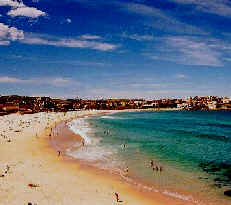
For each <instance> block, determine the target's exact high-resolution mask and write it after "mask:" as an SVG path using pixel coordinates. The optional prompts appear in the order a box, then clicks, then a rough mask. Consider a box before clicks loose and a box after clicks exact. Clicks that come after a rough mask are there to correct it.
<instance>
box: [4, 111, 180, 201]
mask: <svg viewBox="0 0 231 205" xmlns="http://www.w3.org/2000/svg"><path fill="white" fill-rule="evenodd" d="M98 112H99V111H98ZM98 112H97V111H94V112H93V111H91V114H95V113H98ZM86 114H89V112H87V111H78V112H69V113H68V114H66V115H65V116H64V114H63V113H36V114H33V115H19V114H12V115H8V116H3V117H0V172H2V171H3V170H4V168H5V167H6V165H9V166H10V169H9V172H8V173H7V174H6V176H4V177H0V205H24V204H25V205H27V204H28V202H31V203H32V204H33V205H34V204H37V205H88V204H89V205H111V204H121V205H128V204H130V205H146V204H153V205H155V204H161V203H160V202H158V203H157V202H154V201H153V200H151V199H146V198H145V197H144V196H142V194H141V193H140V192H137V191H135V190H133V189H132V188H131V187H130V186H129V185H127V184H124V183H122V182H120V181H115V179H113V178H110V177H108V176H102V175H101V174H99V173H92V172H91V171H86V170H83V169H80V167H79V165H78V163H72V162H66V161H64V160H63V159H62V157H58V156H57V153H56V152H55V151H54V150H52V149H51V148H50V147H49V145H48V143H47V141H46V140H45V138H46V137H48V135H49V132H50V128H47V129H46V127H47V126H48V125H49V126H51V125H54V123H55V122H56V123H57V122H60V121H61V120H70V119H71V118H75V117H77V116H81V115H86ZM4 136H6V137H7V138H6V139H5V138H4ZM9 138H10V139H11V142H8V139H9ZM29 183H33V184H39V187H37V188H31V187H28V184H29ZM115 191H117V192H118V193H119V195H120V198H121V200H122V201H123V202H122V203H116V202H115V197H114V192H115ZM158 201H159V200H158ZM161 201H165V200H163V199H161ZM167 201H168V200H167ZM167 201H165V202H167ZM162 204H166V203H162ZM179 204H180V203H179Z"/></svg>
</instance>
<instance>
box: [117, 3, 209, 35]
mask: <svg viewBox="0 0 231 205" xmlns="http://www.w3.org/2000/svg"><path fill="white" fill-rule="evenodd" d="M118 5H119V6H120V8H121V9H122V10H125V11H127V12H129V13H131V14H137V15H140V16H142V17H143V18H145V20H143V19H141V20H139V19H140V18H139V19H138V21H137V22H139V23H142V24H144V25H145V26H150V27H153V28H155V29H158V30H161V31H165V32H176V33H187V34H194V33H195V34H205V33H206V32H204V31H202V30H201V29H199V28H197V27H196V26H192V25H190V24H186V23H184V22H181V21H179V20H177V19H176V18H174V17H173V16H170V15H168V14H167V13H165V12H164V11H162V10H161V9H158V8H154V7H151V6H147V5H144V4H141V3H119V4H118Z"/></svg>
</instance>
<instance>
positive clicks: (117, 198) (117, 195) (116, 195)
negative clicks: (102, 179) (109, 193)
mask: <svg viewBox="0 0 231 205" xmlns="http://www.w3.org/2000/svg"><path fill="white" fill-rule="evenodd" d="M115 197H116V202H119V194H118V193H117V192H115Z"/></svg>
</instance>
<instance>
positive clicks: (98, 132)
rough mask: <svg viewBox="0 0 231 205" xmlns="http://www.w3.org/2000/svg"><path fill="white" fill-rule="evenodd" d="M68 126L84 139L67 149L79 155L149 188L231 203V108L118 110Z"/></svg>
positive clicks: (175, 195)
mask: <svg viewBox="0 0 231 205" xmlns="http://www.w3.org/2000/svg"><path fill="white" fill-rule="evenodd" d="M69 126H70V127H71V128H72V130H73V131H75V132H77V133H79V134H81V136H82V137H83V138H84V139H85V142H86V146H85V147H84V148H81V149H77V148H76V150H75V151H73V149H72V151H71V152H68V151H67V152H68V154H69V155H71V156H73V157H75V158H78V159H79V160H82V161H85V162H88V163H91V164H92V165H94V166H97V167H99V168H102V169H106V170H108V171H110V172H114V173H116V174H119V175H120V176H121V178H122V179H123V180H125V181H126V182H127V183H133V184H134V185H136V186H139V187H142V188H143V189H146V190H147V191H149V192H152V191H153V192H160V193H161V194H164V195H167V196H168V197H172V198H178V199H181V200H186V201H190V202H192V203H195V204H231V199H230V198H229V197H227V196H224V191H225V190H228V189H231V112H230V111H155V112H119V113H115V114H105V115H101V116H95V117H88V118H82V119H75V120H73V121H72V122H71V123H70V125H69ZM76 147H78V145H76ZM150 160H153V163H154V169H153V168H151V167H150ZM160 167H161V168H162V169H161V171H160ZM157 168H158V169H157ZM126 169H128V172H127V171H126ZM203 200H204V201H205V203H204V202H203Z"/></svg>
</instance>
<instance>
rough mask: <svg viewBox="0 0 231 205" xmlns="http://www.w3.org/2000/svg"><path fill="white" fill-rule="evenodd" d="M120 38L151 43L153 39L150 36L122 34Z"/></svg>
mask: <svg viewBox="0 0 231 205" xmlns="http://www.w3.org/2000/svg"><path fill="white" fill-rule="evenodd" d="M122 37H124V38H130V39H133V40H137V41H152V40H154V37H153V36H152V35H138V34H132V35H127V34H122Z"/></svg>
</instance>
